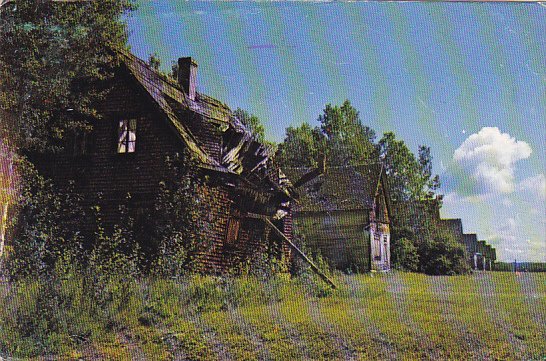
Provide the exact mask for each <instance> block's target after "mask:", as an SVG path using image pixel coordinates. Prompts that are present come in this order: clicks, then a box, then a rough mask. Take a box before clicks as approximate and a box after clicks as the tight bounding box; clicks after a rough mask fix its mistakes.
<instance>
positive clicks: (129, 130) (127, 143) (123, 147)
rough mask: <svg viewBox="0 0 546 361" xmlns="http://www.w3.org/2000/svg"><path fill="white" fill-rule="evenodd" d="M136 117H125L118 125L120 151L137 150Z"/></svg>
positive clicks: (120, 152)
mask: <svg viewBox="0 0 546 361" xmlns="http://www.w3.org/2000/svg"><path fill="white" fill-rule="evenodd" d="M136 127H137V121H136V119H129V120H127V119H124V120H120V121H119V125H118V153H119V154H125V153H134V152H135V150H136V136H137V134H136Z"/></svg>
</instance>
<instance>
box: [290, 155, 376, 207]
mask: <svg viewBox="0 0 546 361" xmlns="http://www.w3.org/2000/svg"><path fill="white" fill-rule="evenodd" d="M285 171H286V174H287V176H288V178H289V179H291V180H292V182H298V180H300V179H303V178H304V176H305V175H307V174H311V173H313V172H315V171H316V169H314V168H308V167H302V168H289V169H285ZM381 177H384V169H383V167H382V165H381V164H380V163H371V164H366V165H358V166H341V167H328V168H327V169H326V170H325V172H324V173H322V174H319V175H317V176H315V177H314V178H312V179H310V180H308V181H307V182H306V183H304V184H302V185H301V189H300V190H298V193H299V194H300V197H299V198H298V204H296V205H295V206H294V210H295V211H299V212H329V211H351V210H369V209H372V208H373V204H374V201H375V196H376V193H377V190H378V187H379V182H380V181H381Z"/></svg>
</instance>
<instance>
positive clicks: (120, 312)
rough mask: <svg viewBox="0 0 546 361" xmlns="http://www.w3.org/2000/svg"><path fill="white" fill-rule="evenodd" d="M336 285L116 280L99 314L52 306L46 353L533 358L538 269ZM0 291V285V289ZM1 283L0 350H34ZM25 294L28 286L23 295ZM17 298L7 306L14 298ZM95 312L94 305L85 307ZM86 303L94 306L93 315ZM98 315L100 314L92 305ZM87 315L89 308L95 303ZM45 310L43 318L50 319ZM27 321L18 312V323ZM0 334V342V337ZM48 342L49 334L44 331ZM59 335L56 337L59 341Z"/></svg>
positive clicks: (396, 276)
mask: <svg viewBox="0 0 546 361" xmlns="http://www.w3.org/2000/svg"><path fill="white" fill-rule="evenodd" d="M335 278H336V282H337V284H338V285H339V288H338V289H337V290H335V291H328V290H327V289H326V288H322V287H321V286H317V285H314V284H313V283H310V282H303V281H301V280H287V279H284V278H282V277H278V278H274V279H272V280H269V281H268V282H265V283H264V282H259V281H258V280H256V279H254V278H239V279H232V280H227V281H226V280H219V279H214V278H204V277H196V278H192V279H191V280H188V281H185V282H182V283H180V282H178V283H177V282H171V281H143V282H139V283H135V284H133V285H126V286H124V287H126V289H125V291H127V292H125V293H124V295H125V296H124V297H123V298H122V299H120V300H117V301H116V300H113V301H112V302H111V304H110V306H109V308H108V309H107V310H102V311H104V313H97V315H99V314H100V315H103V316H101V317H99V316H96V317H90V316H89V315H87V314H88V313H91V312H92V311H86V310H92V309H93V305H91V304H87V303H85V300H77V298H78V296H77V295H78V292H77V289H74V290H70V289H68V290H67V291H66V292H67V296H66V298H67V300H69V301H66V302H64V303H63V305H64V306H63V307H60V308H58V309H57V311H55V312H61V313H63V314H62V315H56V316H55V317H58V318H59V319H60V320H63V322H64V323H63V322H61V325H64V326H63V327H64V328H63V327H57V331H56V333H55V334H54V336H49V337H54V341H55V340H57V341H56V343H55V342H53V341H51V342H52V344H56V345H60V346H58V347H57V349H56V350H55V352H56V355H53V354H41V356H46V357H49V358H51V359H77V358H83V359H113V360H114V359H119V360H129V359H134V360H139V359H143V360H144V359H150V360H158V359H176V360H185V359H188V360H226V359H229V360H292V359H307V360H336V359H339V360H357V359H363V360H367V359H382V360H391V359H392V360H404V359H408V360H412V359H438V360H447V359H462V360H468V359H479V360H483V359H486V360H487V359H491V360H495V359H502V360H544V357H545V356H546V341H545V340H546V326H545V325H546V322H545V321H546V274H544V273H542V274H539V273H535V274H531V273H527V274H519V275H516V274H513V273H500V272H498V273H479V274H475V275H472V276H457V277H429V276H424V275H419V274H406V273H391V274H381V275H374V276H372V275H352V276H345V275H337V276H336V277H335ZM0 287H2V286H0ZM17 292H18V291H16V290H14V289H13V287H9V286H7V285H4V286H3V288H2V289H1V291H0V304H2V305H5V306H4V307H3V308H2V310H0V350H3V351H2V352H3V354H4V356H7V355H8V354H9V355H12V356H16V357H17V356H18V357H30V358H32V357H35V358H39V355H40V352H43V351H40V350H44V348H40V345H37V343H40V342H42V344H43V343H44V342H45V341H44V338H40V339H39V340H38V339H37V338H36V336H35V335H34V336H32V335H23V334H21V331H20V329H18V328H17V327H19V326H15V325H16V324H17V322H21V320H24V319H25V318H24V315H25V312H26V313H27V314H29V315H30V314H31V312H32V310H33V308H32V306H31V305H24V304H21V303H22V302H23V303H24V301H21V300H24V299H25V297H27V298H26V299H28V302H29V303H32V302H34V301H32V296H31V295H30V296H29V295H26V296H25V295H24V294H21V293H20V292H19V293H17ZM26 293H32V292H31V291H26ZM17 297H19V298H18V299H19V301H18V304H17V305H15V304H14V301H13V299H15V298H17ZM95 311H97V310H95ZM95 311H93V312H95ZM102 311H101V312H102ZM97 312H98V311H97ZM86 315H87V316H86ZM52 317H53V316H52ZM27 321H28V320H27ZM1 340H3V341H1ZM47 340H49V339H47ZM59 340H60V341H59Z"/></svg>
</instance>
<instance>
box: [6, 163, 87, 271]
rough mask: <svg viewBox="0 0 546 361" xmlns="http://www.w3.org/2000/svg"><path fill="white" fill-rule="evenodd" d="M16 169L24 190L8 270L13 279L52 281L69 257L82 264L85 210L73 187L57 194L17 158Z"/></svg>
mask: <svg viewBox="0 0 546 361" xmlns="http://www.w3.org/2000/svg"><path fill="white" fill-rule="evenodd" d="M15 166H16V167H17V170H18V173H19V177H20V185H21V186H20V187H21V189H20V192H19V194H18V197H17V199H16V200H15V202H14V203H15V204H17V210H16V212H14V213H13V217H14V218H13V219H12V220H11V221H10V223H11V224H12V226H13V232H11V237H10V251H9V252H8V253H7V259H6V270H8V272H9V273H10V276H12V277H14V278H18V277H24V276H38V277H49V276H51V275H52V273H53V271H54V270H55V267H56V265H57V262H58V260H60V259H62V258H64V257H67V255H70V257H73V258H74V260H76V259H78V260H81V257H82V250H83V245H84V239H83V236H82V234H81V232H80V225H81V224H82V223H83V222H84V220H85V219H86V209H85V208H84V207H83V206H82V197H81V196H80V195H79V194H77V193H76V192H75V191H74V189H73V186H72V185H69V186H68V188H67V189H65V190H63V191H59V190H57V189H56V188H55V187H54V185H53V184H52V182H51V181H49V180H47V179H45V178H44V177H42V176H40V175H39V174H38V172H37V171H36V169H35V168H34V167H33V165H32V164H31V163H30V162H28V161H27V160H26V159H24V158H17V159H16V160H15Z"/></svg>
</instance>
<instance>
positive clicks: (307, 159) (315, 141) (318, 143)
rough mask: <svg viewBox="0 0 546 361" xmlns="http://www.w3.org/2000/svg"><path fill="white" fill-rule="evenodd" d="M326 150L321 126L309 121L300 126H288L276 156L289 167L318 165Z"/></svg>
mask: <svg viewBox="0 0 546 361" xmlns="http://www.w3.org/2000/svg"><path fill="white" fill-rule="evenodd" d="M324 151H325V137H324V134H323V133H322V132H321V130H320V128H318V127H315V128H312V127H311V125H309V123H303V124H302V125H301V126H300V127H288V128H287V129H286V137H285V139H284V142H283V143H281V144H279V147H278V149H277V155H276V158H277V160H278V162H279V163H280V164H281V165H282V166H283V167H287V168H296V167H316V166H317V163H318V159H319V157H320V155H321V154H324Z"/></svg>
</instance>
